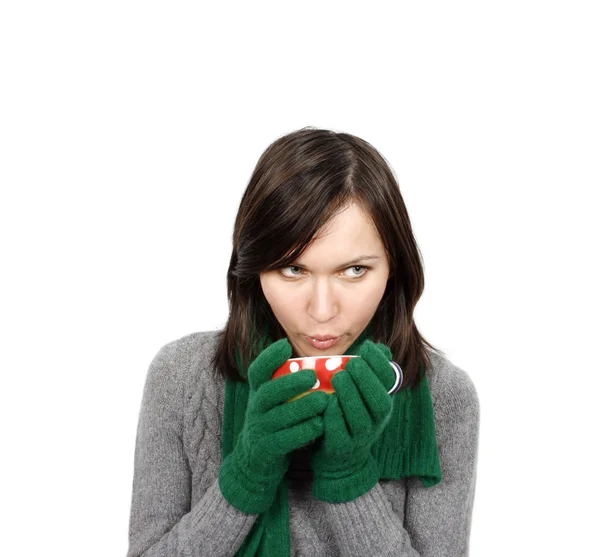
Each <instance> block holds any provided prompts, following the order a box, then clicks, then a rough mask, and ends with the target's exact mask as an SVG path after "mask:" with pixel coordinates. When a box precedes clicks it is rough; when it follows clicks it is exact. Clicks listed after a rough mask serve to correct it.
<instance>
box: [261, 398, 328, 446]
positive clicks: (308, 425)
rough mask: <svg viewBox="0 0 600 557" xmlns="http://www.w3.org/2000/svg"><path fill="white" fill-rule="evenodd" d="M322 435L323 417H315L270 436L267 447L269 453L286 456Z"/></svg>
mask: <svg viewBox="0 0 600 557" xmlns="http://www.w3.org/2000/svg"><path fill="white" fill-rule="evenodd" d="M307 396H308V395H307ZM303 398H304V397H303ZM322 435H323V416H315V417H314V418H310V419H309V420H306V421H304V422H301V423H299V424H296V425H294V426H291V427H288V428H287V429H282V430H280V431H277V432H275V433H273V434H271V435H270V436H269V446H270V447H272V449H269V451H270V452H273V451H276V452H277V454H280V455H284V454H288V453H290V452H292V451H294V450H296V449H299V448H300V447H302V446H304V445H307V444H308V443H311V442H312V441H314V440H315V439H317V438H318V437H321V436H322Z"/></svg>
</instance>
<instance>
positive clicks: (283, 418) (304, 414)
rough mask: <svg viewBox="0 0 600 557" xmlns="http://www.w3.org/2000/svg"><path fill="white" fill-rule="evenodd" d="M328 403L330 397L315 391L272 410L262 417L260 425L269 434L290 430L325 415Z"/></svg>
mask: <svg viewBox="0 0 600 557" xmlns="http://www.w3.org/2000/svg"><path fill="white" fill-rule="evenodd" d="M328 402H329V395H328V394H327V393H324V392H323V391H313V392H312V393H308V394H307V395H305V396H303V397H301V398H298V399H296V400H292V401H291V402H286V403H285V404H281V405H280V406H277V407H275V408H272V409H271V410H269V411H268V412H267V413H266V414H265V415H264V416H262V417H261V419H260V425H261V427H262V429H263V430H264V431H266V432H268V433H275V432H276V431H280V430H283V429H288V428H290V427H292V426H294V425H296V424H299V423H302V422H304V421H306V420H308V419H310V418H313V417H315V416H319V415H321V414H323V412H324V411H325V408H326V407H327V403H328Z"/></svg>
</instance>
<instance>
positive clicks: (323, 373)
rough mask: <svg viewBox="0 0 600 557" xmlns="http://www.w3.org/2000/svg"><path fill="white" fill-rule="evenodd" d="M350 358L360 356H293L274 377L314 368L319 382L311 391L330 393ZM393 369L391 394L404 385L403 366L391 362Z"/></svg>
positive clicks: (278, 369)
mask: <svg viewBox="0 0 600 557" xmlns="http://www.w3.org/2000/svg"><path fill="white" fill-rule="evenodd" d="M350 358H358V356H353V355H346V354H344V355H336V356H305V357H303V358H291V359H289V360H286V362H285V363H284V364H283V365H282V366H281V367H279V368H277V370H276V371H275V373H273V379H275V378H276V377H281V376H282V375H288V374H290V373H296V372H297V371H300V370H301V369H314V370H315V373H316V375H317V382H316V383H315V384H314V386H313V387H312V388H311V391H324V392H326V393H328V394H331V393H333V392H334V390H335V389H334V388H333V386H332V385H331V379H332V377H333V376H334V374H336V373H337V372H338V371H341V370H343V369H345V367H346V364H347V363H348V361H349V360H350ZM390 365H391V366H392V369H393V370H394V371H395V372H396V381H395V383H394V386H393V387H392V388H391V389H390V390H389V391H388V392H389V394H394V393H396V392H397V391H398V390H399V389H400V385H402V378H403V377H402V368H401V367H400V366H399V365H398V364H397V363H396V362H390ZM309 392H310V391H307V392H306V393H302V394H301V395H298V396H297V397H294V398H293V399H291V400H294V399H296V398H300V397H301V396H304V395H307V394H308V393H309Z"/></svg>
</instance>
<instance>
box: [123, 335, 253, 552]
mask: <svg viewBox="0 0 600 557" xmlns="http://www.w3.org/2000/svg"><path fill="white" fill-rule="evenodd" d="M179 342H180V341H174V342H173V343H170V344H167V345H165V346H163V348H162V349H161V350H160V351H159V352H158V354H157V355H156V356H155V358H154V359H153V361H152V363H151V364H150V368H149V370H148V375H147V378H146V383H145V386H144V393H143V397H142V405H141V410H140V414H139V422H138V428H137V436H136V445H135V456H134V477H133V488H132V499H131V513H130V520H129V550H128V552H127V557H183V556H184V555H185V557H193V556H200V555H211V556H215V557H216V556H223V557H224V556H230V555H234V554H235V552H236V551H237V549H238V548H239V546H240V545H241V544H242V542H243V540H244V539H245V537H246V535H247V534H248V532H249V531H250V529H251V528H252V525H253V524H254V522H255V520H256V517H257V515H249V514H244V513H242V512H241V511H239V510H237V509H235V508H234V507H232V506H231V505H230V504H229V503H228V502H227V501H226V500H225V499H224V498H223V496H222V495H221V492H220V490H219V487H218V484H217V480H216V479H215V481H214V482H213V483H212V484H211V485H210V486H209V487H208V489H207V490H206V492H205V493H204V495H203V496H202V498H201V499H200V500H199V501H198V502H197V503H196V504H195V505H194V507H193V508H191V491H192V485H191V479H192V477H191V471H190V465H189V462H188V459H187V455H186V453H185V450H184V446H183V441H182V437H183V412H184V397H185V387H184V379H183V374H182V373H181V370H182V369H185V366H186V364H187V362H186V354H185V353H186V350H182V349H180V347H179V345H178V343H179Z"/></svg>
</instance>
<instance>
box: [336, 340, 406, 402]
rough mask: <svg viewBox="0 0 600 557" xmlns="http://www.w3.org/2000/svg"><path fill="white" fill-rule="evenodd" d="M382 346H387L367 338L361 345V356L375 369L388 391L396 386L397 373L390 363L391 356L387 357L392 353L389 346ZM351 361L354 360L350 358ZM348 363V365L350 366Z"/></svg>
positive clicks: (374, 371)
mask: <svg viewBox="0 0 600 557" xmlns="http://www.w3.org/2000/svg"><path fill="white" fill-rule="evenodd" d="M382 346H383V347H384V348H385V350H383V349H382V348H380V347H379V346H378V345H377V344H375V343H373V342H371V341H370V340H368V339H367V340H365V342H363V344H362V345H361V347H360V351H359V357H360V358H362V359H363V360H364V361H365V362H367V364H368V365H369V367H370V368H371V369H372V370H373V373H374V374H375V375H376V377H377V378H378V379H379V381H380V382H381V384H382V385H383V386H384V387H385V390H386V392H388V391H389V390H390V389H391V388H392V387H393V386H394V383H395V381H396V373H395V372H394V369H393V368H392V366H391V364H390V359H391V358H388V357H387V355H388V354H391V352H390V350H389V348H387V347H386V346H385V345H382ZM352 359H357V358H352ZM351 362H352V360H350V362H348V364H350V363H351ZM348 364H347V365H346V367H348Z"/></svg>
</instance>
